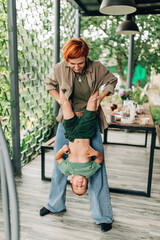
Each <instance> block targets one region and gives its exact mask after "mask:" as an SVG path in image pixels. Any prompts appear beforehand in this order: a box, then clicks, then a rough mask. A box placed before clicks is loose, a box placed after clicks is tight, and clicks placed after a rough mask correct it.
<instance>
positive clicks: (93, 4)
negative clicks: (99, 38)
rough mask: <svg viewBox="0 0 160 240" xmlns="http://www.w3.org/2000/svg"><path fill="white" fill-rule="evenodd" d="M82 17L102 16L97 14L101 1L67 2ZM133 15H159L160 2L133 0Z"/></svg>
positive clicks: (75, 0) (154, 0) (71, 0)
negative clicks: (134, 7) (134, 10)
mask: <svg viewBox="0 0 160 240" xmlns="http://www.w3.org/2000/svg"><path fill="white" fill-rule="evenodd" d="M68 2H70V3H71V4H72V5H73V6H74V7H75V8H78V9H79V10H80V14H81V15H82V16H104V15H103V14H101V13H100V12H99V8H100V5H101V2H102V0H68ZM135 4H136V6H137V11H136V12H135V13H134V14H135V15H144V14H160V0H135Z"/></svg>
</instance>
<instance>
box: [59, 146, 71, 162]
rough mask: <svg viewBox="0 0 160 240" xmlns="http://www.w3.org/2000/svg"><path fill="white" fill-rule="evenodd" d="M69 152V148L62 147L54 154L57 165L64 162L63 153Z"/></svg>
mask: <svg viewBox="0 0 160 240" xmlns="http://www.w3.org/2000/svg"><path fill="white" fill-rule="evenodd" d="M67 152H69V147H68V146H67V145H64V146H63V147H62V148H61V149H60V150H59V151H58V152H57V154H56V161H57V163H58V164H59V163H61V162H62V161H64V159H63V157H62V156H63V153H67Z"/></svg>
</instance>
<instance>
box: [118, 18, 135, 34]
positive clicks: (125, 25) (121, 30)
mask: <svg viewBox="0 0 160 240" xmlns="http://www.w3.org/2000/svg"><path fill="white" fill-rule="evenodd" d="M116 33H117V34H125V35H135V34H136V33H139V29H138V27H137V24H136V23H135V21H134V16H133V15H132V14H128V15H126V16H125V21H124V22H122V23H121V24H120V25H119V26H118V27H117V30H116Z"/></svg>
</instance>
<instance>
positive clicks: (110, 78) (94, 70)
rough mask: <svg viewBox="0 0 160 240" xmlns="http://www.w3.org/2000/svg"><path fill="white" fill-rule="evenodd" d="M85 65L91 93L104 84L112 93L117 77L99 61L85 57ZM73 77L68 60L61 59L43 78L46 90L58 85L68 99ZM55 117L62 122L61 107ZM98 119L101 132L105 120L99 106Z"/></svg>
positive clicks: (105, 126) (105, 125) (104, 126)
mask: <svg viewBox="0 0 160 240" xmlns="http://www.w3.org/2000/svg"><path fill="white" fill-rule="evenodd" d="M86 66H87V68H86V77H87V80H88V85H89V87H90V90H91V95H92V94H93V93H95V92H96V91H97V90H98V89H99V88H100V87H101V86H104V88H103V89H104V90H108V91H109V92H110V94H109V95H111V94H113V93H114V88H115V86H116V84H117V78H116V77H115V76H114V75H113V74H112V73H111V72H109V70H108V69H107V68H106V67H105V66H104V65H103V64H102V63H100V62H99V61H92V60H90V59H89V58H87V59H86ZM74 77H75V74H74V72H73V70H72V69H71V68H70V67H69V64H68V62H66V61H62V62H60V63H57V64H56V65H55V66H54V67H53V69H52V71H51V73H50V74H49V76H48V77H47V78H46V79H45V80H44V82H45V84H46V89H47V91H48V92H49V91H50V90H53V89H56V90H58V85H59V86H60V88H61V89H62V90H64V91H65V95H66V97H67V98H68V99H69V97H70V96H71V94H72V90H73V82H74ZM56 119H57V121H58V122H62V120H63V115H62V109H61V108H60V110H59V113H58V116H57V118H56ZM99 121H100V127H101V132H103V131H104V129H105V128H107V121H106V118H105V116H104V113H103V110H102V108H101V106H100V107H99Z"/></svg>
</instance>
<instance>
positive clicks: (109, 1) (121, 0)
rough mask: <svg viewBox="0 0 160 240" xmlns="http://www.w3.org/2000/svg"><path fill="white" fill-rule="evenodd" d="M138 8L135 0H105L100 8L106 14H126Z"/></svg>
mask: <svg viewBox="0 0 160 240" xmlns="http://www.w3.org/2000/svg"><path fill="white" fill-rule="evenodd" d="M136 10H137V9H136V5H135V2H134V0H103V1H102V3H101V6H100V9H99V11H100V12H101V13H103V14H106V15H125V14H130V13H133V12H135V11H136Z"/></svg>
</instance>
